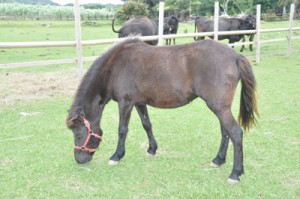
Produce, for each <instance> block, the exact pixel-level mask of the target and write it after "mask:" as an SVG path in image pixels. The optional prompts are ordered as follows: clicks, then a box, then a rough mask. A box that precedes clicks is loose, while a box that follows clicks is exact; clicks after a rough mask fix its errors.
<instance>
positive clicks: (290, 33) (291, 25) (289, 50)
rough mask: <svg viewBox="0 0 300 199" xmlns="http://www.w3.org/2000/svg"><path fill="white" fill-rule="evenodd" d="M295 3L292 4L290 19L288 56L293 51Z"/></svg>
mask: <svg viewBox="0 0 300 199" xmlns="http://www.w3.org/2000/svg"><path fill="white" fill-rule="evenodd" d="M294 12H295V4H291V8H290V21H289V35H288V56H290V55H291V53H292V35H293V20H294Z"/></svg>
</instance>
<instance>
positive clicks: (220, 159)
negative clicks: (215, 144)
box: [212, 124, 229, 166]
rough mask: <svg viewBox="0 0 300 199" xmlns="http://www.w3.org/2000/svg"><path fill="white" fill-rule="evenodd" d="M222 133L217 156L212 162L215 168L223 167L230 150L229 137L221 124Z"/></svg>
mask: <svg viewBox="0 0 300 199" xmlns="http://www.w3.org/2000/svg"><path fill="white" fill-rule="evenodd" d="M221 133H222V139H221V144H220V148H219V152H218V154H217V156H216V157H215V158H214V159H213V161H212V163H213V164H212V165H213V166H221V165H222V164H224V163H225V162H226V154H227V149H228V142H229V137H228V134H227V132H226V130H225V128H224V127H223V126H222V124H221Z"/></svg>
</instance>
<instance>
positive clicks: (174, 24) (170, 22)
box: [164, 16, 178, 45]
mask: <svg viewBox="0 0 300 199" xmlns="http://www.w3.org/2000/svg"><path fill="white" fill-rule="evenodd" d="M177 30H178V19H177V18H176V17H174V16H171V17H165V18H164V35H167V34H177ZM173 44H174V45H175V38H174V39H173ZM166 45H171V39H166Z"/></svg>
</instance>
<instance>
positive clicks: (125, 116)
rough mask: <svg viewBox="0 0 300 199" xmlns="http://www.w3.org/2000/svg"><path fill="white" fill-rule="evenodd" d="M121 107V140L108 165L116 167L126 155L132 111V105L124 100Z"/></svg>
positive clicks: (120, 103)
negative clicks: (126, 142) (126, 141)
mask: <svg viewBox="0 0 300 199" xmlns="http://www.w3.org/2000/svg"><path fill="white" fill-rule="evenodd" d="M118 105H119V116H120V119H119V140H118V146H117V150H116V152H115V153H114V154H113V155H112V156H111V158H110V160H109V162H108V164H109V165H116V164H118V163H119V161H120V160H121V158H122V157H123V156H124V155H125V140H126V135H127V132H128V124H129V120H130V115H131V111H132V107H133V106H132V105H131V104H130V102H125V101H124V100H122V101H120V102H119V103H118Z"/></svg>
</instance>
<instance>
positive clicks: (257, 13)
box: [255, 4, 261, 63]
mask: <svg viewBox="0 0 300 199" xmlns="http://www.w3.org/2000/svg"><path fill="white" fill-rule="evenodd" d="M260 10H261V6H260V4H258V5H256V40H255V44H256V63H259V62H260V13H261V11H260Z"/></svg>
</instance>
